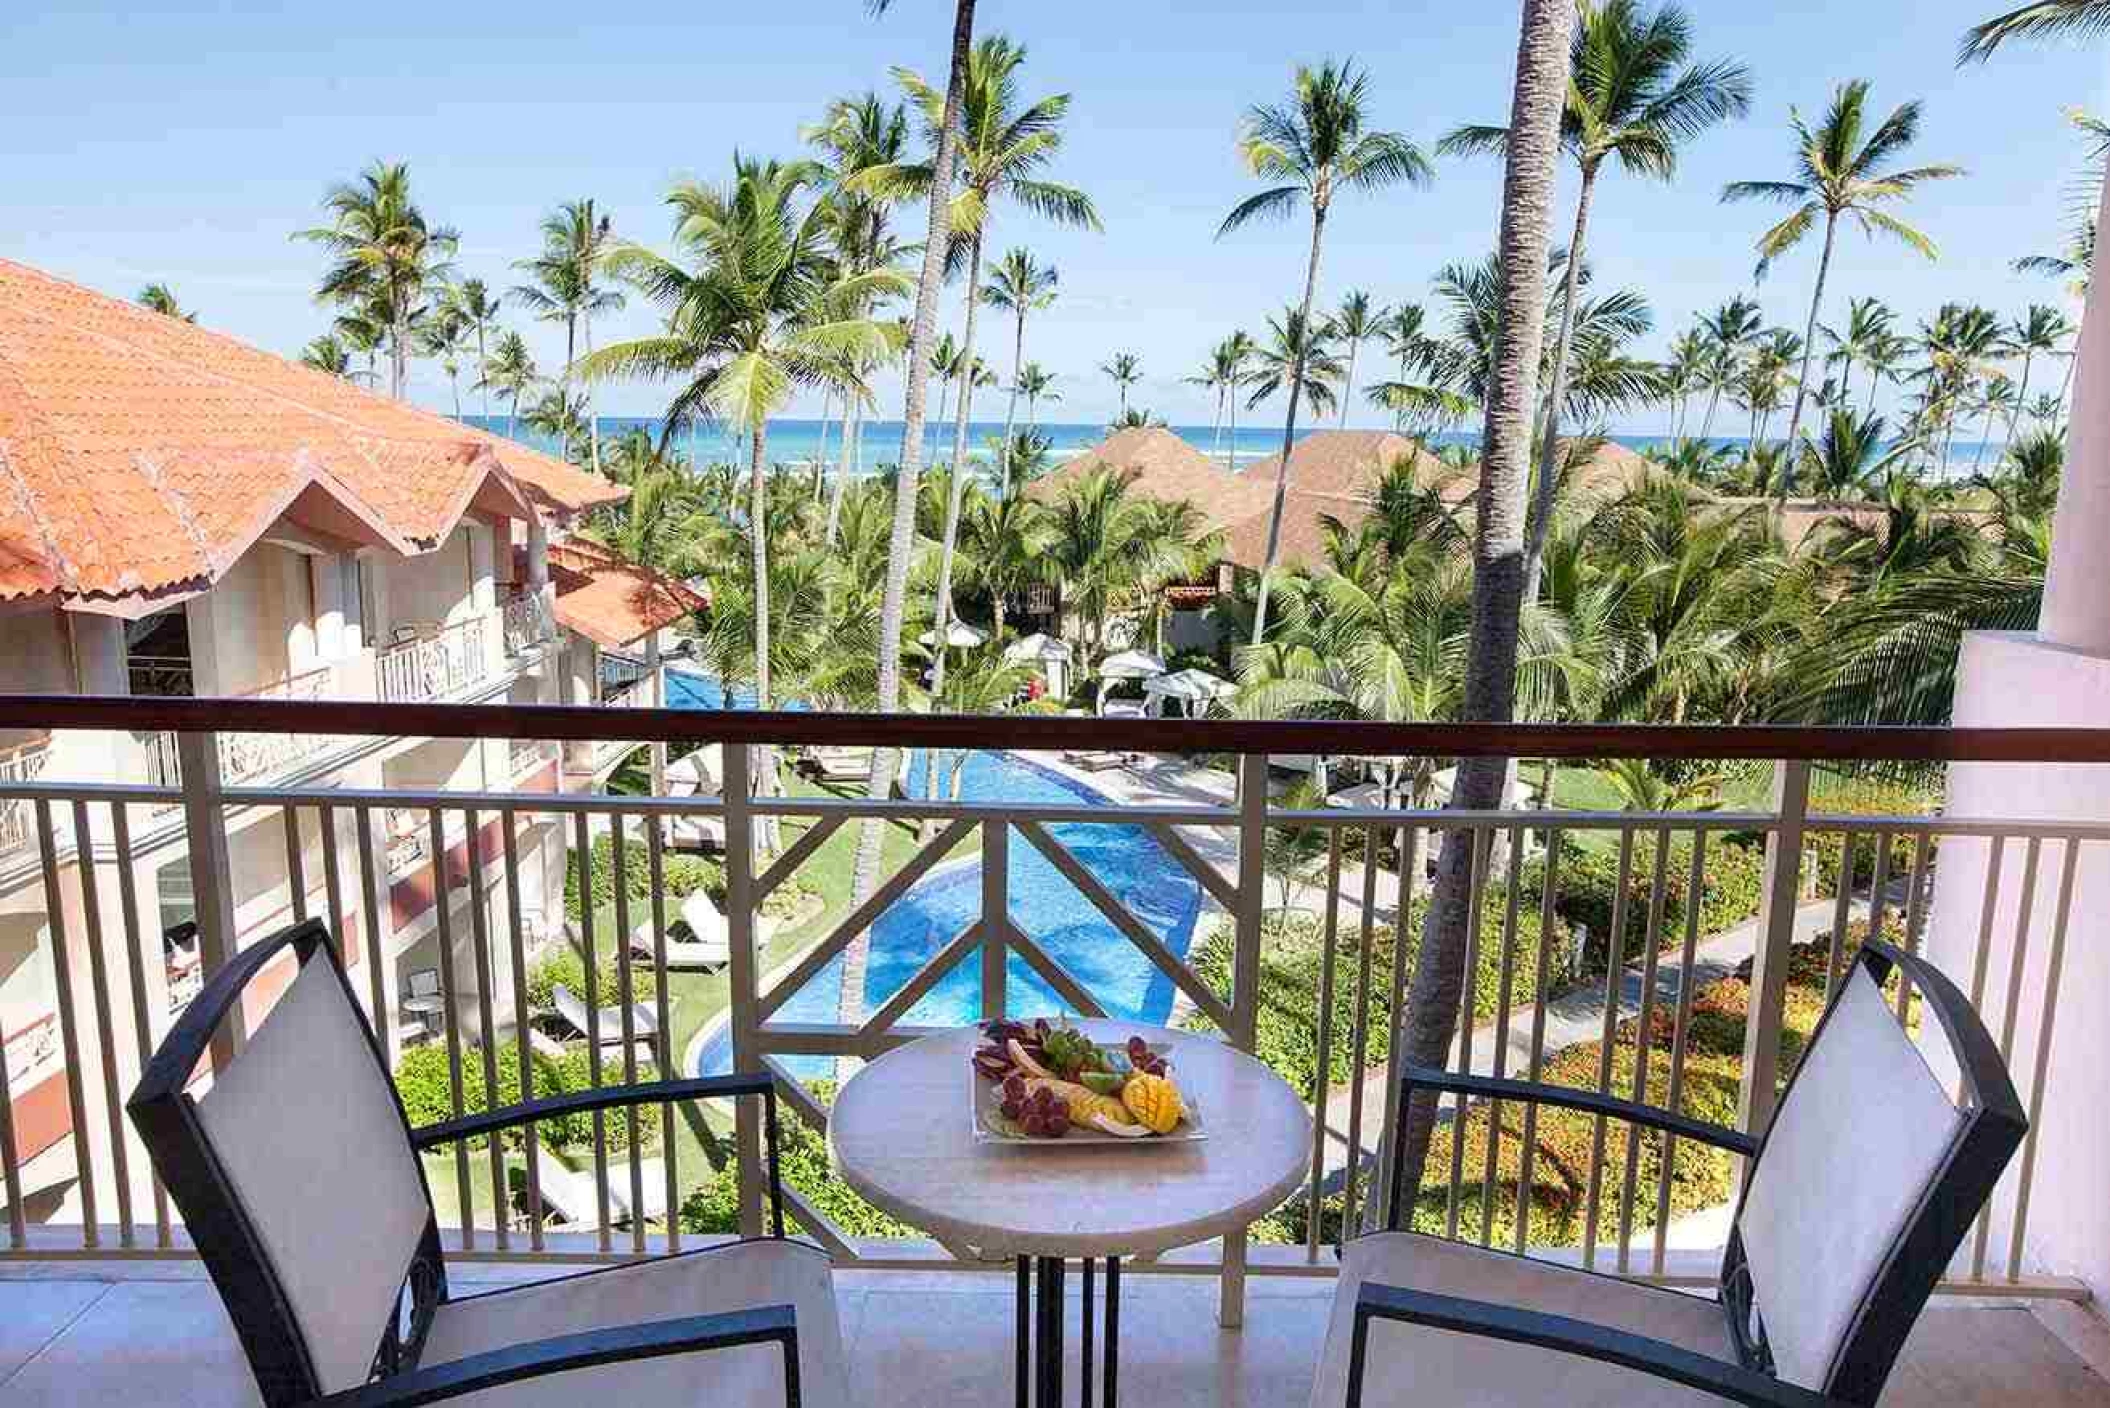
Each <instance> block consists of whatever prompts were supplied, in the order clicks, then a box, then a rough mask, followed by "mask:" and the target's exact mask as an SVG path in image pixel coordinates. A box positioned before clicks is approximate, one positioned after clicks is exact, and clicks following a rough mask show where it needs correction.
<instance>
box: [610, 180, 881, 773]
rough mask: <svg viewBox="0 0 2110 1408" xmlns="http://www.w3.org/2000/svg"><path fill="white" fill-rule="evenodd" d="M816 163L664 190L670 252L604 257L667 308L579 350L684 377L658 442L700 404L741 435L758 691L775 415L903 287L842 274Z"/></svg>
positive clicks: (825, 376)
mask: <svg viewBox="0 0 2110 1408" xmlns="http://www.w3.org/2000/svg"><path fill="white" fill-rule="evenodd" d="M821 180H822V172H821V169H820V167H819V166H818V165H817V164H815V163H813V162H810V161H797V162H788V163H780V162H775V161H767V162H763V161H754V160H751V159H747V158H735V160H734V163H733V180H732V182H731V184H730V185H729V186H728V187H726V188H724V189H722V190H720V189H712V188H710V187H706V186H701V185H698V184H696V183H694V182H685V183H683V184H681V185H678V186H676V187H675V188H674V189H673V190H672V191H671V192H669V193H668V196H667V203H668V204H669V205H670V206H672V207H673V208H674V213H675V222H676V223H675V229H674V242H675V245H676V246H677V247H678V248H679V249H680V250H681V252H682V253H683V254H684V255H685V256H687V262H686V263H684V262H677V260H675V259H669V258H666V257H664V256H661V255H658V254H655V253H652V252H651V251H648V250H646V249H643V248H641V247H639V246H636V245H621V246H617V247H616V248H614V249H611V250H609V251H607V252H606V254H605V255H604V256H603V257H602V262H605V264H606V265H607V267H608V269H609V271H610V272H611V273H614V274H616V275H617V276H619V277H622V278H625V279H627V280H629V281H630V282H632V283H633V284H635V285H636V286H637V287H638V288H639V289H640V290H641V292H642V293H643V295H644V296H645V298H646V299H647V300H649V301H650V302H651V303H653V304H654V305H656V306H657V307H658V308H659V309H660V310H661V312H662V313H663V315H664V316H665V319H666V331H665V332H663V333H660V334H657V335H655V336H650V337H641V338H636V339H633V340H631V341H628V342H621V343H617V344H615V345H613V346H610V347H607V348H604V349H602V350H601V351H599V352H589V353H587V354H586V355H585V356H584V357H582V358H581V359H580V362H579V372H580V375H581V376H583V377H585V378H587V379H588V380H589V381H591V380H597V379H600V378H602V377H609V376H647V377H653V378H658V379H662V380H672V381H675V382H677V383H678V384H679V389H678V390H677V391H676V392H675V394H674V398H673V400H672V401H670V402H669V403H668V406H667V410H666V413H665V424H664V428H663V429H662V431H661V434H660V447H661V449H662V451H664V450H665V449H666V446H667V444H668V443H669V442H670V441H671V439H672V437H673V435H674V433H675V427H676V426H678V425H680V424H683V423H684V422H686V421H687V420H688V419H689V418H690V417H692V416H694V415H697V414H699V413H708V414H710V415H711V416H713V417H714V418H716V419H718V420H722V421H723V422H725V423H726V424H727V425H729V426H731V427H732V428H733V429H734V430H735V431H736V432H741V433H744V434H746V435H747V437H748V441H749V447H750V454H749V458H748V487H749V492H750V496H751V497H750V503H749V507H748V512H747V525H746V528H747V532H746V536H747V538H748V539H749V547H750V556H751V561H752V568H753V573H752V577H751V579H750V590H751V591H752V593H753V605H754V616H753V619H754V636H753V639H754V661H755V675H754V682H755V692H756V700H757V704H758V707H760V708H764V709H766V708H768V707H769V706H770V700H771V686H772V679H771V674H770V665H771V659H772V656H771V644H770V614H771V611H772V605H771V599H770V581H771V578H770V567H769V537H770V533H769V523H770V503H769V497H768V491H769V458H768V435H769V417H770V414H771V412H773V411H775V410H777V409H778V408H780V407H781V406H782V405H783V404H784V403H785V402H786V401H788V400H789V399H790V397H791V396H792V394H793V392H794V390H795V389H796V388H798V387H800V386H815V385H819V384H821V383H824V382H826V381H827V380H829V379H830V378H831V377H832V376H834V375H835V369H836V367H837V365H838V364H839V362H840V361H841V359H842V358H843V357H844V356H845V355H846V354H854V353H858V352H865V353H870V354H872V355H880V354H882V353H883V352H884V351H885V350H886V345H887V333H886V330H885V329H884V328H883V327H882V326H881V325H880V324H879V323H877V322H875V321H873V320H872V319H870V318H867V317H864V316H862V315H860V314H854V313H853V314H850V315H848V316H845V315H843V314H842V311H841V310H843V309H854V308H861V307H863V306H865V305H866V303H867V301H868V300H869V299H870V298H873V297H877V296H880V295H883V294H886V293H890V292H899V291H905V290H906V281H905V280H903V279H902V278H901V277H900V276H899V275H897V274H895V273H893V272H891V271H888V270H877V271H871V272H867V273H863V274H851V275H844V274H842V273H841V272H840V268H839V266H838V264H837V262H836V259H835V251H834V249H833V247H832V245H831V243H830V241H829V238H828V225H829V212H828V210H827V208H826V203H825V202H822V201H811V202H808V201H806V200H805V197H806V195H807V193H808V192H809V191H810V190H812V189H813V188H814V187H815V186H817V185H818V184H820V182H821ZM758 771H759V774H760V777H761V779H762V784H763V788H764V791H765V794H766V793H767V792H768V791H769V790H770V789H771V788H773V786H774V782H775V769H774V767H773V765H772V764H771V762H770V752H769V750H768V749H766V748H765V749H763V750H761V754H760V757H759V759H758Z"/></svg>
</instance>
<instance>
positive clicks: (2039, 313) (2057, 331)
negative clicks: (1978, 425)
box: [2007, 303, 2073, 441]
mask: <svg viewBox="0 0 2110 1408" xmlns="http://www.w3.org/2000/svg"><path fill="white" fill-rule="evenodd" d="M2072 335H2073V324H2071V323H2069V322H2067V321H2066V315H2065V314H2064V313H2061V312H2060V311H2059V310H2058V309H2056V308H2049V307H2046V306H2045V305H2044V304H2042V303H2032V304H2030V305H2029V311H2028V312H2027V313H2024V314H2023V315H2022V316H2021V317H2019V318H2017V319H2016V320H2015V321H2014V323H2013V324H2012V325H2011V326H2010V327H2009V328H2008V333H2007V340H2008V347H2009V348H2010V349H2011V350H2012V351H2016V352H2020V353H2021V354H2022V383H2021V385H2020V386H2018V387H2017V388H2016V390H2015V404H2014V414H2012V415H2010V416H2009V417H2008V420H2007V438H2008V439H2009V440H2010V441H2012V440H2013V439H2014V438H2015V423H2016V421H2017V420H2018V419H2020V417H2021V415H2022V407H2023V405H2024V403H2025V402H2027V401H2028V400H2029V373H2030V363H2031V362H2032V361H2033V360H2035V358H2036V356H2037V354H2038V353H2040V352H2041V353H2043V354H2044V355H2045V356H2047V357H2055V356H2057V355H2058V352H2059V344H2060V343H2062V342H2064V341H2065V340H2066V339H2067V338H2069V337H2071V336H2072Z"/></svg>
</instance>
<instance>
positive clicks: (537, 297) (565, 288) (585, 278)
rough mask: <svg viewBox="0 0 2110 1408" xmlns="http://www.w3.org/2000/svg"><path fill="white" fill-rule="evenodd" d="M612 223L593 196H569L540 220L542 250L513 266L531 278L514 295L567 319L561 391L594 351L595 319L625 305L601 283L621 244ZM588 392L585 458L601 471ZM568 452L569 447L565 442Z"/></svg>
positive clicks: (548, 318)
mask: <svg viewBox="0 0 2110 1408" xmlns="http://www.w3.org/2000/svg"><path fill="white" fill-rule="evenodd" d="M617 243H618V242H617V240H616V237H615V228H614V224H613V222H612V221H610V219H609V218H608V216H606V215H605V214H603V213H602V212H601V210H600V208H599V207H598V206H596V205H595V204H594V202H593V200H592V198H591V197H588V198H587V199H584V200H573V201H566V202H565V203H564V204H562V205H560V206H558V207H557V208H556V209H555V210H553V211H551V212H550V213H549V214H548V215H546V216H544V217H543V220H542V253H540V254H538V255H536V256H535V257H534V258H533V259H524V260H521V261H520V262H519V263H518V264H516V265H514V267H515V268H517V269H519V270H521V271H522V272H523V273H525V274H527V275H528V276H529V279H530V280H531V282H529V283H526V284H521V285H518V286H516V287H515V288H514V289H513V291H512V294H511V295H510V296H511V297H512V298H514V299H516V300H518V301H519V302H521V303H523V304H525V305H526V306H527V307H529V308H531V309H533V310H534V311H535V314H536V316H538V317H540V318H541V319H543V320H544V321H545V322H553V323H562V324H564V371H563V373H562V375H560V376H559V377H558V379H557V386H558V389H559V390H560V391H566V392H568V391H569V389H570V386H571V376H572V366H573V363H575V362H579V361H581V360H582V359H584V358H589V357H591V356H592V355H593V319H594V315H595V314H596V313H613V312H615V311H617V310H618V309H620V308H621V307H622V306H623V295H622V294H621V293H619V292H618V291H616V290H615V289H612V288H609V287H607V286H606V285H605V284H603V283H601V282H600V280H601V277H602V275H603V273H604V272H605V271H606V268H607V265H608V259H609V256H610V254H611V253H613V251H614V250H615V249H616V247H617ZM585 394H586V408H587V409H586V438H587V445H588V451H587V462H588V463H589V464H591V465H592V466H593V471H594V473H596V474H598V473H600V472H601V421H600V417H599V416H597V415H595V414H594V413H593V395H592V390H591V388H590V387H589V389H588V390H587V392H586V393H585ZM564 449H565V453H567V454H569V453H570V452H571V445H570V444H569V443H568V442H567V443H566V445H565V447H564Z"/></svg>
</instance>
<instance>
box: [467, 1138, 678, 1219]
mask: <svg viewBox="0 0 2110 1408" xmlns="http://www.w3.org/2000/svg"><path fill="white" fill-rule="evenodd" d="M638 1173H639V1176H640V1178H641V1180H642V1181H643V1183H644V1185H645V1202H644V1209H645V1217H646V1219H647V1220H650V1219H652V1218H656V1217H665V1216H666V1213H667V1166H666V1164H665V1163H664V1162H663V1161H661V1160H659V1159H640V1160H639V1161H638ZM506 1181H507V1185H508V1187H509V1188H510V1189H511V1192H512V1195H513V1202H514V1205H515V1206H516V1207H518V1208H519V1209H520V1210H521V1211H522V1212H523V1213H528V1212H530V1211H531V1210H532V1208H533V1206H534V1204H533V1200H531V1199H530V1198H529V1197H528V1184H527V1169H526V1168H524V1167H520V1166H514V1167H512V1168H509V1169H508V1170H507V1173H506ZM593 1182H594V1175H593V1172H592V1171H591V1170H590V1169H575V1168H572V1167H570V1166H569V1165H568V1164H566V1163H565V1162H564V1161H563V1160H562V1159H560V1158H558V1157H557V1155H556V1154H555V1153H553V1152H551V1150H550V1147H549V1146H548V1145H547V1144H545V1145H543V1146H542V1151H541V1157H540V1158H538V1159H537V1160H536V1161H535V1188H536V1191H537V1192H539V1193H540V1194H541V1196H542V1214H543V1219H544V1221H545V1222H549V1223H554V1224H558V1225H561V1226H562V1227H563V1228H564V1229H565V1230H566V1231H568V1232H594V1231H598V1230H599V1229H600V1226H601V1201H600V1199H599V1198H598V1197H597V1196H596V1195H595V1192H594V1186H593ZM631 1220H632V1210H631V1207H630V1156H629V1154H628V1153H619V1152H616V1151H613V1150H611V1151H610V1153H609V1155H608V1222H609V1225H610V1226H614V1227H623V1226H627V1225H628V1224H629V1223H630V1221H631Z"/></svg>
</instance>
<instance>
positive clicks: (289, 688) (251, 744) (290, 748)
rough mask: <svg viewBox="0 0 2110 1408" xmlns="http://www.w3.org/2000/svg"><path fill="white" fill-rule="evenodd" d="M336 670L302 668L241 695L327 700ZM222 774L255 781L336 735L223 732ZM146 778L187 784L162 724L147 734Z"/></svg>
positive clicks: (159, 782)
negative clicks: (297, 671)
mask: <svg viewBox="0 0 2110 1408" xmlns="http://www.w3.org/2000/svg"><path fill="white" fill-rule="evenodd" d="M335 679H336V673H335V671H334V670H332V668H331V667H330V666H328V665H320V666H317V667H316V668H315V669H312V670H303V671H301V673H299V674H297V675H288V676H286V677H285V678H284V679H278V680H273V681H272V682H271V683H269V684H266V685H261V686H259V687H257V688H256V689H252V690H249V691H248V692H246V693H244V694H242V695H240V696H238V697H239V698H243V699H285V700H295V701H303V700H307V701H312V700H322V699H327V698H329V697H330V692H331V688H330V687H331V685H332V683H333V682H334V681H335ZM217 737H218V742H219V752H220V775H221V777H222V778H224V779H225V780H226V781H228V782H250V781H253V780H255V779H257V778H260V777H264V776H267V775H269V774H271V773H274V772H277V771H279V770H280V769H281V768H287V767H291V766H292V765H293V764H295V763H298V762H300V761H302V760H304V759H307V758H312V757H314V756H315V755H316V754H318V753H321V752H323V751H324V750H326V749H327V748H328V747H329V746H330V744H331V743H332V742H333V741H334V740H332V739H331V738H330V737H329V736H328V735H325V734H302V733H222V734H219V735H218V736H217ZM140 744H141V746H142V747H144V748H145V749H146V760H147V768H146V771H147V781H148V782H150V783H152V784H153V785H154V786H156V787H180V786H182V785H183V764H182V761H181V759H180V758H179V757H178V756H177V747H176V734H175V732H174V731H173V730H170V729H160V730H156V731H155V732H152V733H148V734H144V735H142V736H141V738H140Z"/></svg>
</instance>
